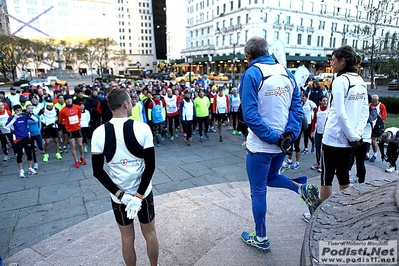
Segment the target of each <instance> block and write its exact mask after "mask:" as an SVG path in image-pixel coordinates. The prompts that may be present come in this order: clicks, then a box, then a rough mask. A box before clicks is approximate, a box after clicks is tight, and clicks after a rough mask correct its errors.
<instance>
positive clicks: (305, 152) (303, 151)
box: [301, 148, 309, 154]
mask: <svg viewBox="0 0 399 266" xmlns="http://www.w3.org/2000/svg"><path fill="white" fill-rule="evenodd" d="M301 153H302V154H307V153H309V151H308V149H306V148H305V149H303V150H302V151H301Z"/></svg>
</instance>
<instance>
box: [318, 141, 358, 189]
mask: <svg viewBox="0 0 399 266" xmlns="http://www.w3.org/2000/svg"><path fill="white" fill-rule="evenodd" d="M351 154H352V148H338V147H332V146H328V145H325V144H323V154H322V163H321V185H322V186H332V181H333V180H334V175H335V174H336V175H337V179H338V183H339V184H340V185H341V186H345V185H349V163H350V158H351Z"/></svg>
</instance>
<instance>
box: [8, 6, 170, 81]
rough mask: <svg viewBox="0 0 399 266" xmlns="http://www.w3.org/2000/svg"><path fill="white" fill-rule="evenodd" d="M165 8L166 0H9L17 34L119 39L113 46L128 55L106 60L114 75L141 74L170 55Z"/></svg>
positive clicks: (34, 37)
mask: <svg viewBox="0 0 399 266" xmlns="http://www.w3.org/2000/svg"><path fill="white" fill-rule="evenodd" d="M165 10H166V8H165V0H9V1H8V11H9V12H8V14H9V15H8V17H9V19H10V22H11V23H10V25H11V34H13V35H17V36H20V37H23V38H28V39H36V38H46V37H52V38H54V39H60V40H63V39H65V38H66V37H72V39H73V38H74V39H76V40H77V41H79V39H90V38H104V39H113V40H115V41H116V43H117V44H116V46H115V47H113V48H114V49H115V50H118V51H120V52H122V53H124V54H125V55H126V60H124V61H123V62H109V63H108V67H109V68H111V72H112V73H114V74H118V73H119V74H133V72H134V71H135V72H139V73H140V74H143V72H144V71H145V70H146V69H149V70H151V71H152V70H153V69H154V67H153V65H154V62H156V60H157V59H162V60H165V59H166V34H165V30H166V13H165ZM162 33H163V34H162ZM40 68H44V69H46V68H48V66H46V65H45V64H44V65H43V66H40ZM32 69H33V67H32ZM76 71H77V70H76Z"/></svg>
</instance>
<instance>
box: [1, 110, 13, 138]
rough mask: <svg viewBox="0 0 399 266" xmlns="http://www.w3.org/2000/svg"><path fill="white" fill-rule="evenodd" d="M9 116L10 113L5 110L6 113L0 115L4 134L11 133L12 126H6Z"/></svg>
mask: <svg viewBox="0 0 399 266" xmlns="http://www.w3.org/2000/svg"><path fill="white" fill-rule="evenodd" d="M8 117H9V115H8V113H7V111H4V114H2V115H0V130H1V133H3V134H8V133H11V130H10V128H8V127H6V123H7V120H8Z"/></svg>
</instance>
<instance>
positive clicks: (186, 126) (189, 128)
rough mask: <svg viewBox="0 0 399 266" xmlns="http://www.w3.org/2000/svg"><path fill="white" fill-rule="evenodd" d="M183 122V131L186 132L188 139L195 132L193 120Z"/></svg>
mask: <svg viewBox="0 0 399 266" xmlns="http://www.w3.org/2000/svg"><path fill="white" fill-rule="evenodd" d="M181 123H182V125H183V131H184V133H186V140H188V139H189V138H191V135H192V134H193V120H190V121H181Z"/></svg>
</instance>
